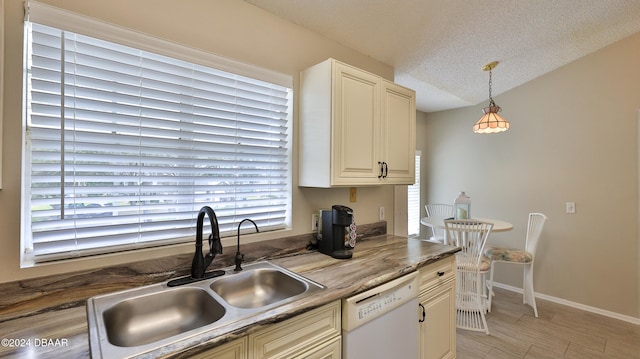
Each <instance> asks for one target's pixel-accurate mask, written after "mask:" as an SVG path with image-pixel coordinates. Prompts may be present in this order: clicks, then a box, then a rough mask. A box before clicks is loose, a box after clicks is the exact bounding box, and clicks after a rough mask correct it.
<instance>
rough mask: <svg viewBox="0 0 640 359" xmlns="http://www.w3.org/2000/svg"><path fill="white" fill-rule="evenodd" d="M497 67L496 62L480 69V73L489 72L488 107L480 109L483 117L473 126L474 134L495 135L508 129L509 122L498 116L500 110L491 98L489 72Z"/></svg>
mask: <svg viewBox="0 0 640 359" xmlns="http://www.w3.org/2000/svg"><path fill="white" fill-rule="evenodd" d="M496 66H498V61H493V62H490V63H488V64H486V65H484V67H483V68H482V71H489V107H485V108H483V109H482V112H483V113H484V115H483V116H482V117H481V118H480V119H479V120H478V122H476V124H475V125H473V132H474V133H497V132H503V131H506V130H508V129H509V122H508V121H507V120H505V119H504V118H502V116H500V115H499V114H498V112H500V111H501V110H502V109H501V108H500V106H498V105H496V103H495V102H494V101H493V97H491V70H493V69H494V68H495V67H496Z"/></svg>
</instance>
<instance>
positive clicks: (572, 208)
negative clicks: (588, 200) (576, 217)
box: [566, 202, 576, 214]
mask: <svg viewBox="0 0 640 359" xmlns="http://www.w3.org/2000/svg"><path fill="white" fill-rule="evenodd" d="M566 205H567V213H570V214H574V213H576V203H575V202H567V203H566Z"/></svg>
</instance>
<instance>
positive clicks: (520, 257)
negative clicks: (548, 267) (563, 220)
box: [485, 213, 547, 318]
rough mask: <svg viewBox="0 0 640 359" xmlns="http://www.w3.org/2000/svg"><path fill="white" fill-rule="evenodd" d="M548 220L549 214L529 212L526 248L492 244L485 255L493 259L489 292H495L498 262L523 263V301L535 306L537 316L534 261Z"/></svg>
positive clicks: (534, 310)
mask: <svg viewBox="0 0 640 359" xmlns="http://www.w3.org/2000/svg"><path fill="white" fill-rule="evenodd" d="M546 220H547V216H545V215H544V214H542V213H529V222H528V224H527V237H526V241H525V248H524V250H522V249H515V248H504V247H495V246H491V247H487V250H486V251H485V255H486V256H487V257H489V259H490V260H491V274H490V276H489V293H491V294H493V269H494V267H495V263H496V262H504V263H512V264H522V265H523V266H524V275H523V282H522V286H523V295H522V303H524V304H528V305H530V306H531V307H532V308H533V313H534V314H535V316H536V318H537V317H538V308H537V307H536V297H535V293H534V291H533V262H534V259H535V254H536V248H537V246H538V240H539V239H540V233H541V232H542V228H543V227H544V222H545V221H546ZM491 297H492V295H489V308H491Z"/></svg>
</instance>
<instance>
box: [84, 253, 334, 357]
mask: <svg viewBox="0 0 640 359" xmlns="http://www.w3.org/2000/svg"><path fill="white" fill-rule="evenodd" d="M224 272H225V274H224V275H223V276H221V277H216V278H211V279H205V280H201V281H198V282H193V283H188V284H184V285H181V286H171V287H170V286H168V285H167V283H168V282H164V283H158V284H152V285H148V286H143V287H139V288H134V289H129V290H125V291H121V292H116V293H112V294H105V295H100V296H96V297H92V298H89V300H88V301H87V322H88V327H89V343H90V346H91V356H92V357H93V358H111V357H133V356H138V355H141V354H144V353H150V352H155V353H156V354H158V353H163V351H164V350H166V348H167V347H169V346H171V347H172V348H173V349H172V350H179V349H180V346H181V345H183V346H184V347H189V346H191V345H193V344H194V343H199V342H202V341H206V340H208V339H211V338H213V337H215V336H217V335H220V334H221V333H224V332H225V329H224V327H225V326H226V327H229V328H231V325H232V323H235V322H238V321H240V320H244V319H248V318H251V317H252V316H256V315H258V314H260V313H264V312H266V311H268V310H272V309H274V308H277V307H279V306H281V305H284V304H287V303H291V302H293V301H295V300H298V299H302V298H305V297H307V296H310V295H313V294H314V293H316V292H317V291H320V290H322V289H324V286H322V285H321V284H318V283H316V282H314V281H311V280H309V279H307V278H305V277H303V276H300V275H298V274H296V273H294V272H292V271H289V270H287V269H285V268H282V267H280V266H277V265H275V264H273V263H271V262H268V261H264V262H258V263H251V264H247V265H245V268H244V270H243V271H241V272H234V271H233V268H231V267H229V268H227V269H225V270H224ZM235 329H237V328H235ZM227 330H233V329H227ZM181 343H182V344H181ZM165 354H166V353H165ZM152 356H153V355H152Z"/></svg>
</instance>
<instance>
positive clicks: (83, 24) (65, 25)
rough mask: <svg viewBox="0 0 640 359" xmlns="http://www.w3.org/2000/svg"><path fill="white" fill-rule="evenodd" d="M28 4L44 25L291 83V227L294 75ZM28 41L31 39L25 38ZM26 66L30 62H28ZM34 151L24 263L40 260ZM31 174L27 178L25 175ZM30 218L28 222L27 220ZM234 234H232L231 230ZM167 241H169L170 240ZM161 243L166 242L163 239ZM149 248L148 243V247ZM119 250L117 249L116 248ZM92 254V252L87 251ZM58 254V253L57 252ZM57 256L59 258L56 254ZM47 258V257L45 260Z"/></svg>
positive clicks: (26, 157) (31, 17)
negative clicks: (32, 243) (33, 201)
mask: <svg viewBox="0 0 640 359" xmlns="http://www.w3.org/2000/svg"><path fill="white" fill-rule="evenodd" d="M25 6H26V8H27V9H26V14H27V17H26V20H27V21H32V22H37V23H40V24H43V25H47V26H52V27H56V28H59V29H61V30H65V31H70V32H75V33H79V34H82V35H86V36H90V37H95V38H98V39H101V40H105V41H110V42H114V43H117V44H121V45H125V46H130V47H134V48H138V49H140V50H144V51H148V52H152V53H156V54H160V55H163V56H168V57H172V58H176V59H179V60H183V61H187V62H192V63H194V64H198V65H203V66H207V67H212V68H216V69H218V70H223V71H226V72H232V73H235V74H238V75H241V76H246V77H251V78H255V79H258V80H262V81H266V82H271V83H274V84H277V85H281V86H284V87H288V88H289V89H291V91H290V96H291V98H290V99H289V103H290V105H291V107H290V109H289V111H288V119H287V120H288V124H289V126H288V133H287V137H288V138H289V141H288V146H287V157H288V161H287V162H288V164H287V166H288V173H289V176H288V178H287V188H288V205H287V211H288V213H287V215H286V220H285V227H286V228H285V229H286V230H290V229H291V211H292V202H293V199H292V175H291V174H292V160H293V156H292V150H293V137H292V136H293V120H292V118H293V98H292V97H293V78H292V76H290V75H285V74H281V73H278V72H274V71H271V70H267V69H263V68H260V67H257V66H254V65H249V64H246V63H241V62H238V61H235V60H231V59H227V58H224V57H221V56H218V55H215V54H211V53H209V52H205V51H201V50H198V49H194V48H191V47H187V46H184V45H180V44H177V43H174V42H169V41H166V40H162V39H159V38H156V37H152V36H149V35H146V34H142V33H139V32H135V31H132V30H129V29H125V28H121V27H118V26H115V25H111V24H108V23H104V22H101V21H99V20H96V19H92V18H88V17H85V16H81V15H78V14H74V13H71V12H68V11H65V10H62V9H58V8H55V7H52V6H49V5H45V4H42V3H38V2H33V1H29V2H26V3H25ZM25 41H27V39H26V38H25ZM25 66H26V64H25ZM25 106H26V99H25ZM26 130H27V128H26V110H25V120H24V121H23V131H22V133H23V136H25V138H23V143H26V141H27V138H26V133H27V131H26ZM30 160H31V159H30V152H29V151H28V150H26V147H25V150H24V151H23V166H22V168H23V181H22V186H23V188H22V191H21V196H22V201H21V207H22V208H21V211H22V218H23V220H22V223H21V239H20V241H21V264H22V266H23V267H25V266H33V265H34V264H35V263H36V261H35V260H34V258H33V256H32V255H29V253H28V251H27V246H26V244H28V243H27V238H30V231H31V220H30V218H31V208H30V199H29V198H27V197H28V196H29V188H30V183H29V182H30V165H29V163H30ZM28 170H29V171H28ZM25 177H27V178H25ZM27 222H28V223H27ZM229 235H232V234H229ZM27 236H28V237H27ZM191 239H192V238H191V237H183V238H179V239H176V240H175V241H170V242H167V243H168V244H175V243H176V242H177V241H181V242H187V241H190V240H191ZM167 243H165V244H167ZM158 245H163V243H162V242H161V241H160V242H159V243H158ZM145 248H148V247H145ZM116 251H117V250H116ZM87 255H91V253H87ZM54 257H55V256H54ZM68 258H71V257H70V256H66V255H65V256H64V259H68ZM54 259H55V258H54ZM45 261H46V260H45Z"/></svg>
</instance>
